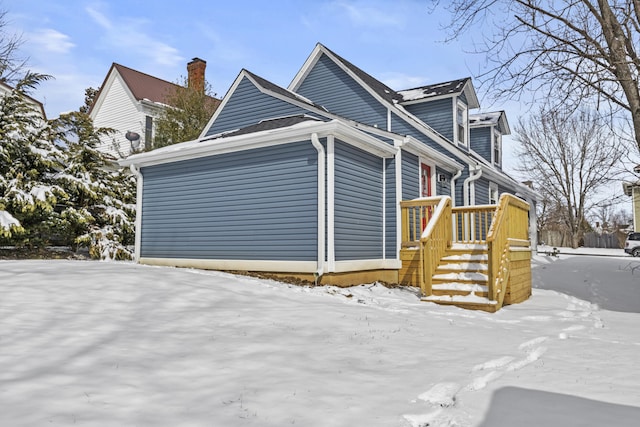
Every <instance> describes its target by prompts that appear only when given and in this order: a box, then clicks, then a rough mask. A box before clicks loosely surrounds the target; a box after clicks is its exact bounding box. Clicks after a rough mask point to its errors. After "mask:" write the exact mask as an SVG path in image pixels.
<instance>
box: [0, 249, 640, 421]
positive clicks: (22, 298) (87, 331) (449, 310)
mask: <svg viewBox="0 0 640 427" xmlns="http://www.w3.org/2000/svg"><path fill="white" fill-rule="evenodd" d="M574 259H575V260H583V261H582V262H583V264H582V266H583V267H585V266H587V265H595V264H594V263H593V262H592V261H593V259H594V257H586V256H580V257H579V256H575V257H564V256H562V255H561V256H560V257H559V258H553V257H543V256H538V257H537V258H536V261H535V269H534V277H535V278H536V283H535V285H536V286H537V287H544V288H546V289H538V288H537V289H534V293H533V297H532V298H531V299H529V300H528V301H526V302H524V303H522V304H519V305H514V306H509V307H506V308H504V309H502V310H500V311H499V312H498V313H495V314H488V313H483V312H473V311H466V310H462V309H458V308H453V307H441V306H437V305H433V304H430V303H424V302H420V301H419V300H418V296H417V294H416V292H415V291H413V290H410V289H406V288H398V289H387V288H384V287H382V286H380V285H375V284H372V285H366V286H358V287H354V288H349V289H340V288H334V287H319V288H309V287H298V286H291V285H287V284H282V283H278V282H273V281H267V280H258V279H254V278H247V277H240V276H233V275H230V274H225V273H219V272H209V271H198V270H188V269H173V268H162V267H148V266H139V265H135V264H131V263H106V262H92V261H0V425H2V426H43V425H64V426H68V425H80V426H133V425H137V426H286V425H298V426H312V427H313V426H385V427H386V426H427V425H428V426H483V427H485V426H486V427H488V426H491V427H494V426H498V427H500V426H510V427H511V426H563V427H566V426H578V425H580V426H587V425H594V426H604V425H615V426H632V425H633V426H637V425H638V424H637V423H638V420H640V369H638V355H639V354H640V332H639V330H638V329H639V325H640V313H639V312H640V309H639V310H635V311H634V310H633V309H629V310H622V309H618V306H617V305H615V304H612V305H611V308H610V309H608V310H605V309H602V308H600V307H599V306H598V305H596V304H594V303H593V302H591V301H588V300H585V299H579V298H577V297H576V296H575V295H572V294H571V293H570V292H567V291H566V290H565V293H560V292H558V291H556V290H552V289H554V286H555V285H557V286H558V288H561V287H562V286H565V285H566V284H568V283H573V284H576V286H577V288H580V286H582V284H584V283H591V284H594V285H597V286H592V287H591V289H596V290H598V292H596V293H591V294H585V295H586V296H587V297H589V296H591V297H593V298H596V297H597V296H598V295H601V294H603V293H604V292H605V291H606V290H607V289H605V287H606V286H607V285H611V286H609V288H610V291H611V292H616V289H617V287H616V286H614V285H615V284H616V281H617V280H620V281H624V282H625V283H627V280H628V279H629V278H632V279H630V280H633V281H634V282H632V283H635V284H637V285H638V286H636V287H635V293H633V292H632V293H630V294H625V295H626V297H625V299H629V298H635V301H638V300H640V271H638V272H637V273H636V274H633V272H632V271H629V270H626V271H625V270H621V271H620V272H619V275H615V276H614V275H613V273H611V274H610V283H603V282H602V280H603V279H601V278H596V279H593V271H591V272H590V270H588V269H586V268H580V265H579V264H577V265H570V264H569V261H570V260H574ZM598 259H599V258H598ZM613 260H614V261H615V260H616V258H613ZM620 261H621V262H624V261H633V259H632V258H629V257H627V258H624V259H623V258H620ZM563 265H564V266H565V267H566V268H565V267H563ZM602 268H614V265H613V264H612V265H610V266H608V267H602ZM607 271H609V270H607ZM596 282H597V283H596ZM625 286H626V285H625ZM624 289H625V291H624V292H627V291H628V290H626V287H625V288H624ZM586 299H590V298H586ZM638 307H640V304H638Z"/></svg>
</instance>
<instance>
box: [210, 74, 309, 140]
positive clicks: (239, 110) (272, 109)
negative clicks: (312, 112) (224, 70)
mask: <svg viewBox="0 0 640 427" xmlns="http://www.w3.org/2000/svg"><path fill="white" fill-rule="evenodd" d="M305 113H307V110H306V109H304V108H301V107H298V106H296V105H293V104H290V103H288V102H285V101H283V100H281V99H278V98H274V97H273V96H270V95H266V94H264V93H262V92H260V90H259V89H258V88H257V87H255V85H254V84H253V83H252V82H251V81H250V80H249V79H247V78H246V77H245V78H243V79H242V81H240V84H239V85H238V87H236V90H235V91H234V92H233V93H232V94H231V97H230V98H229V100H228V101H227V102H226V104H225V105H224V107H223V109H222V110H221V111H220V112H219V113H218V117H216V120H215V122H214V123H213V124H212V125H211V126H210V127H209V129H208V130H207V133H206V136H209V135H215V134H218V133H221V132H228V131H230V130H235V129H241V128H243V127H246V126H249V125H253V124H256V123H258V122H259V121H260V120H264V119H271V118H275V117H284V116H290V115H294V114H305Z"/></svg>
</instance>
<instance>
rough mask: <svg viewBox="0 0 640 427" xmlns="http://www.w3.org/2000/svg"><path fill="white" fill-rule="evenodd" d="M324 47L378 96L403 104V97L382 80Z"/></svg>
mask: <svg viewBox="0 0 640 427" xmlns="http://www.w3.org/2000/svg"><path fill="white" fill-rule="evenodd" d="M323 47H324V48H325V49H326V50H327V52H329V53H331V55H333V56H335V57H336V59H338V60H339V61H340V62H342V63H343V64H344V66H345V67H347V68H348V69H349V70H351V71H352V72H353V73H354V74H355V75H356V76H358V78H360V80H362V81H363V82H364V83H365V84H366V85H367V86H369V87H370V88H371V89H373V91H374V92H376V93H377V94H378V95H380V96H381V97H382V98H384V99H385V100H387V101H388V102H391V103H394V102H401V101H402V100H403V99H402V96H401V95H399V94H398V93H397V92H396V91H395V90H393V89H391V88H390V87H389V86H387V85H386V84H384V83H382V82H381V81H380V80H378V79H376V78H374V77H372V76H371V75H370V74H367V73H366V72H365V71H363V70H362V69H360V68H358V67H356V66H355V65H353V64H352V63H351V62H349V61H347V60H346V59H344V58H343V57H341V56H340V55H338V54H337V53H335V52H333V51H332V50H331V49H329V48H327V47H326V46H324V45H323Z"/></svg>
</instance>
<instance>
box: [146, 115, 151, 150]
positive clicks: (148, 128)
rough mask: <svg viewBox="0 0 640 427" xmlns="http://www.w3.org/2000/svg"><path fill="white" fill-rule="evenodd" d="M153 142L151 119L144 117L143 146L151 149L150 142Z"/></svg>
mask: <svg viewBox="0 0 640 427" xmlns="http://www.w3.org/2000/svg"><path fill="white" fill-rule="evenodd" d="M152 141H153V117H151V116H146V117H145V122H144V146H145V147H146V148H151V142H152Z"/></svg>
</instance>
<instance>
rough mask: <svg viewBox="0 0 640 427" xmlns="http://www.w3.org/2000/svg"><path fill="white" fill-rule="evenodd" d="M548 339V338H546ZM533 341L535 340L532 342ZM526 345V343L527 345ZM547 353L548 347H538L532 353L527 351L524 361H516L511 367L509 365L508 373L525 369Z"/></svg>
mask: <svg viewBox="0 0 640 427" xmlns="http://www.w3.org/2000/svg"><path fill="white" fill-rule="evenodd" d="M545 339H546V338H545ZM532 341H533V340H532ZM525 344H526V343H525ZM521 347H522V346H521ZM546 351H547V348H546V347H536V348H534V349H533V350H531V351H527V352H528V354H527V357H525V358H524V359H521V360H518V361H515V362H513V363H511V364H509V365H507V371H517V370H519V369H522V368H524V367H525V366H527V365H529V364H531V363H533V362H535V361H536V360H538V359H540V357H541V356H542V355H543V354H544V353H545V352H546Z"/></svg>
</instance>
